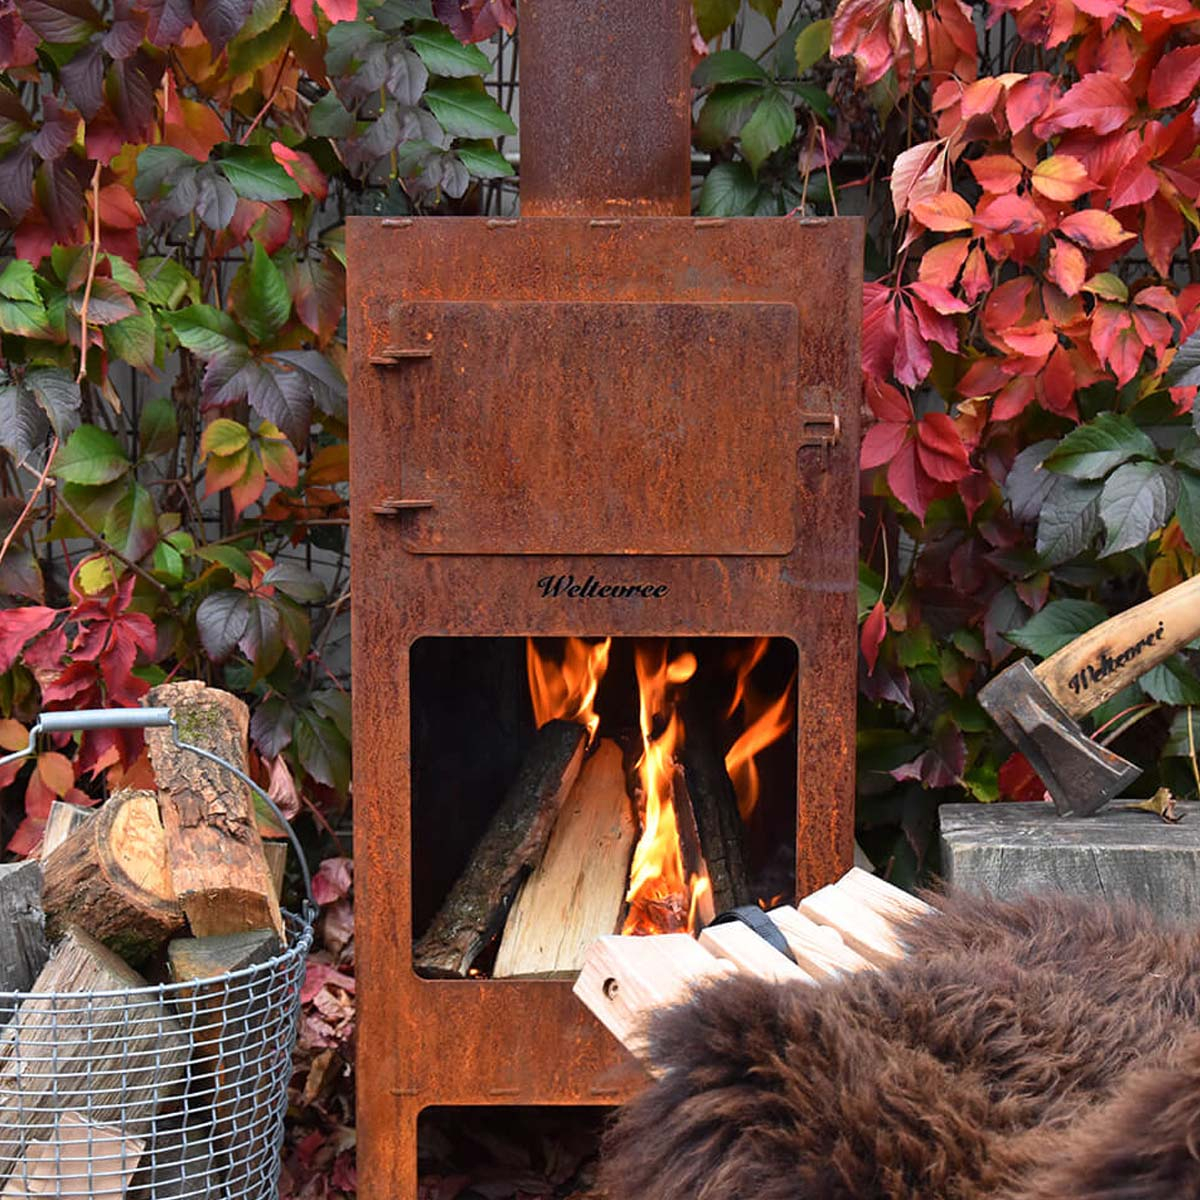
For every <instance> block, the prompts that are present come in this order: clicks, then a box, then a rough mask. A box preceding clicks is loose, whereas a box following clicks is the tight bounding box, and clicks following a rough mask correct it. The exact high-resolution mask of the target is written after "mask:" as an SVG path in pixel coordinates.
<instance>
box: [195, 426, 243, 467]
mask: <svg viewBox="0 0 1200 1200" xmlns="http://www.w3.org/2000/svg"><path fill="white" fill-rule="evenodd" d="M249 444H250V430H249V429H247V428H246V426H245V425H243V424H241V423H240V422H239V421H231V420H230V419H229V418H228V417H218V418H217V419H216V420H215V421H214V422H213V423H212V424H211V425H209V427H208V428H207V429H206V430H205V431H204V433H203V435H202V436H201V438H200V453H201V454H202V455H205V456H207V455H209V454H215V455H217V456H218V457H220V458H227V457H228V456H229V455H231V454H236V453H237V452H238V451H239V450H244V449H245V448H246V446H248V445H249Z"/></svg>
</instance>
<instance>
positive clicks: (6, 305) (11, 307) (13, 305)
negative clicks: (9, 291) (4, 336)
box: [0, 260, 54, 338]
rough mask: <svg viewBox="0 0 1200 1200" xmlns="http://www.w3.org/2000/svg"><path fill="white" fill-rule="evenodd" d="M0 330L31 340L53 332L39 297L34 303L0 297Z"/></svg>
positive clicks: (47, 335) (47, 314) (48, 335)
mask: <svg viewBox="0 0 1200 1200" xmlns="http://www.w3.org/2000/svg"><path fill="white" fill-rule="evenodd" d="M14 261H19V260H14ZM0 329H2V330H3V331H4V332H5V333H12V334H16V336H17V337H31V338H46V337H51V336H53V332H54V331H53V327H52V326H51V324H50V315H49V313H47V312H46V306H45V305H44V304H43V303H42V300H41V297H40V296H39V297H38V298H37V300H36V301H31V300H9V299H6V298H3V297H0Z"/></svg>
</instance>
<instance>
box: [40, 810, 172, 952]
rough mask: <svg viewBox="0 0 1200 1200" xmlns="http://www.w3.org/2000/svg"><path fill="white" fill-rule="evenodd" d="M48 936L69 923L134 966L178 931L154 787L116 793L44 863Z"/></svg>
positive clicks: (57, 934) (57, 933)
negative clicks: (146, 789)
mask: <svg viewBox="0 0 1200 1200" xmlns="http://www.w3.org/2000/svg"><path fill="white" fill-rule="evenodd" d="M42 873H43V876H44V880H43V884H42V907H43V908H44V909H45V912H46V922H47V927H48V929H49V932H50V936H51V937H52V938H57V937H59V936H61V934H62V932H63V930H64V929H66V928H67V926H70V925H73V926H75V927H76V928H78V929H82V930H84V931H85V932H87V933H90V934H91V935H92V937H94V938H96V939H97V940H98V941H101V942H103V943H104V944H105V945H106V946H108V947H109V949H111V950H113V951H114V952H115V953H117V954H119V955H120V956H121V957H122V958H123V959H125V961H126V962H128V963H132V964H134V965H135V966H136V965H137V964H139V963H142V962H144V961H145V960H146V959H148V958H149V957H150V956H151V955H152V954H153V953H154V952H155V951H156V950H158V949H159V947H160V946H162V945H163V944H164V943H165V942H166V941H167V939H168V938H170V937H171V936H172V935H173V934H175V933H178V932H179V930H180V929H182V928H183V909H182V908H180V906H179V901H178V900H177V899H176V898H175V889H174V887H173V886H172V884H171V876H170V873H169V872H168V870H167V843H166V838H165V837H164V835H163V827H162V823H161V822H160V820H159V814H158V800H157V798H156V797H155V795H154V793H153V792H141V791H125V792H117V793H116V794H115V795H114V796H112V797H111V798H110V799H109V801H108V803H107V804H105V805H104V807H103V808H102V809H101V810H100V811H99V812H98V813H97V814H96V816H95V817H93V818H91V819H89V820H87V821H84V822H83V823H82V824H80V825H78V826H77V827H76V829H75V831H74V832H73V833H72V834H71V835H70V836H69V837H68V838H67V839H66V840H65V841H64V842H62V843H60V844H59V846H58V847H57V848H56V849H54V850H53V851H51V853H50V855H49V857H48V858H47V859H46V861H45V862H44V863H43V864H42Z"/></svg>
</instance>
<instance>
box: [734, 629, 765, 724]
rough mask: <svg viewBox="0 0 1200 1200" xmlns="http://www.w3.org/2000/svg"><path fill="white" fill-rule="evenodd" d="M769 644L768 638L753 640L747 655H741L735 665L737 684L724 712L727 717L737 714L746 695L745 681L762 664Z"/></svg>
mask: <svg viewBox="0 0 1200 1200" xmlns="http://www.w3.org/2000/svg"><path fill="white" fill-rule="evenodd" d="M770 644H771V641H770V638H765V637H760V638H755V639H754V642H753V643H752V645H751V646H750V650H749V653H747V654H743V655H742V656H741V657H740V660H739V661H738V662H737V663H736V667H737V683H736V684H735V685H734V688H733V699H732V700H731V701H730V702H729V707H728V708H727V709H726V710H725V715H726V716H727V717H732V716H733V714H734V713H735V712H737V710H738V705H739V704H741V702H742V700H743V699H744V698H745V695H746V681H747V680H748V679H749V678H750V672H751V671H753V670H754V668H755V667H757V666H758V664H759V663H760V662H762V660H763V655H764V654H766V652H767V647H768V646H770Z"/></svg>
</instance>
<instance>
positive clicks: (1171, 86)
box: [1146, 46, 1200, 108]
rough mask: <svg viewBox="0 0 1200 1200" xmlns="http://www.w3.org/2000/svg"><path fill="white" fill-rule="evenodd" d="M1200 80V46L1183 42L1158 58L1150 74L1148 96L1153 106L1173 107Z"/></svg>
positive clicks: (1184, 98)
mask: <svg viewBox="0 0 1200 1200" xmlns="http://www.w3.org/2000/svg"><path fill="white" fill-rule="evenodd" d="M1197 84H1200V46H1180V47H1179V48H1178V49H1177V50H1170V51H1168V52H1167V53H1166V54H1164V55H1163V56H1162V58H1160V59H1159V60H1158V63H1157V65H1156V66H1155V68H1154V71H1153V72H1152V74H1151V75H1150V86H1149V87H1148V88H1147V89H1146V100H1147V102H1148V103H1149V105H1150V107H1151V108H1174V107H1175V105H1177V104H1181V103H1182V102H1183V101H1184V100H1186V99H1187V98H1188V97H1189V96H1190V95H1191V94H1192V93H1193V92H1194V91H1195V90H1196V85H1197Z"/></svg>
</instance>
